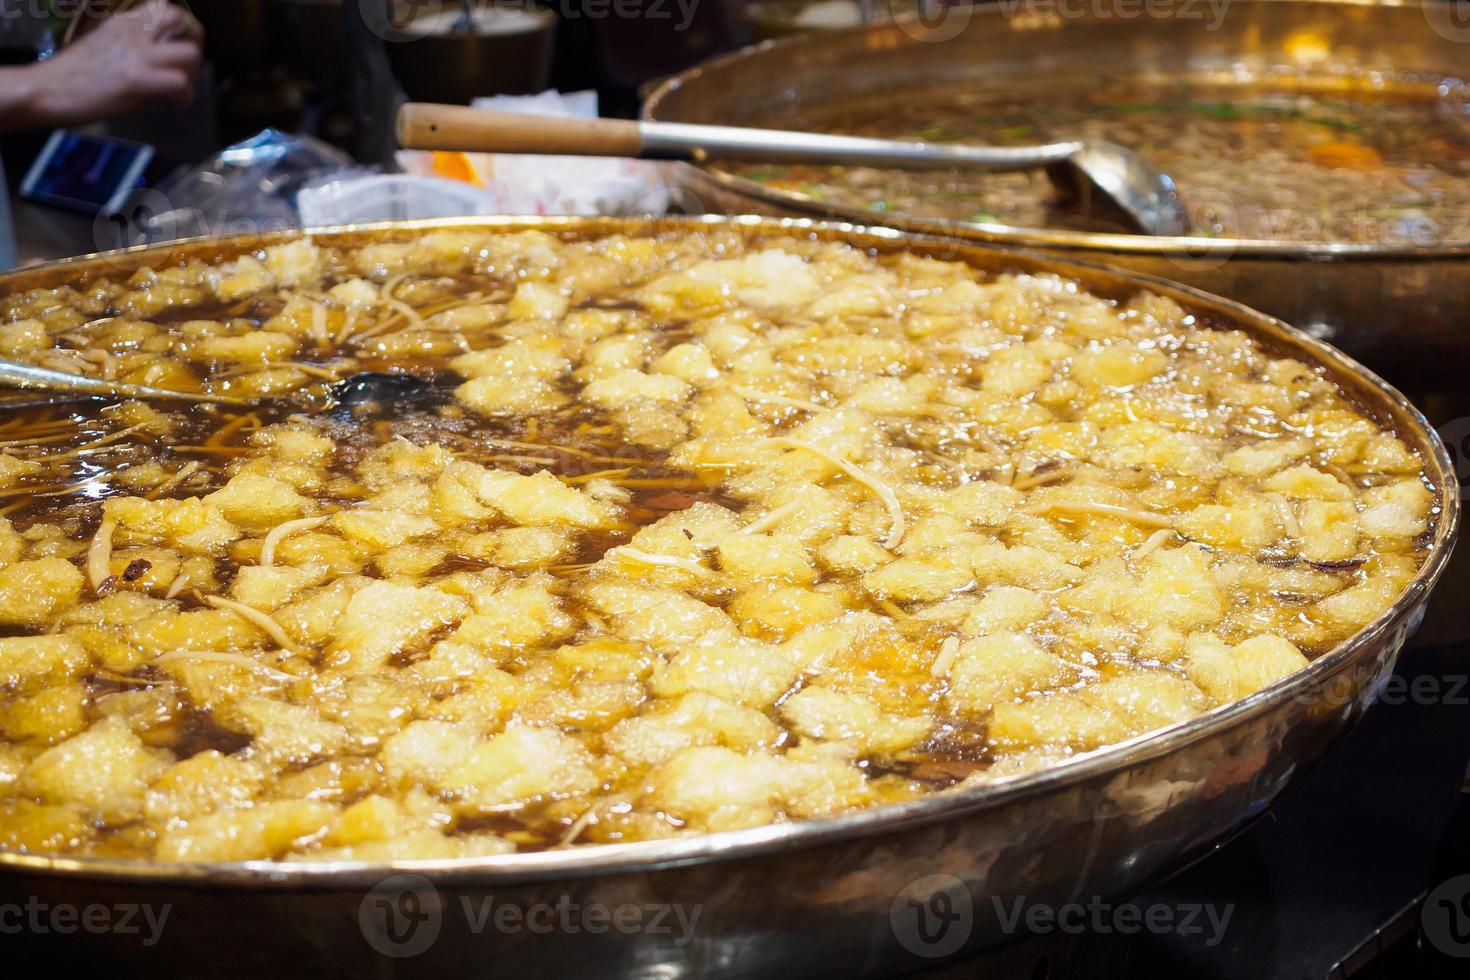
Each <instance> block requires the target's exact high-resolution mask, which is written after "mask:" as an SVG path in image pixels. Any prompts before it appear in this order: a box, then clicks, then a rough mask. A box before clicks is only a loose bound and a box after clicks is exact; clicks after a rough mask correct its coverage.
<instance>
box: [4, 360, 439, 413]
mask: <svg viewBox="0 0 1470 980" xmlns="http://www.w3.org/2000/svg"><path fill="white" fill-rule="evenodd" d="M0 387H6V388H16V389H20V390H22V391H39V392H47V393H49V394H52V395H58V396H61V397H62V398H66V397H71V398H138V399H141V400H144V401H167V402H195V403H207V404H212V405H236V406H243V407H248V406H251V405H259V404H263V403H265V402H270V401H281V400H282V396H274V395H273V396H268V397H266V398H245V397H241V396H238V395H218V394H213V393H211V392H207V391H177V390H174V389H172V388H155V387H152V386H151V385H135V384H127V383H124V382H121V381H108V380H106V379H104V378H92V377H88V376H87V375H84V374H72V373H71V372H70V371H55V370H52V369H51V368H43V367H36V366H35V365H32V364H21V363H19V362H17V361H6V360H0ZM437 390H438V389H437V387H436V385H435V384H434V383H433V382H432V381H427V380H425V379H423V378H419V377H416V376H414V375H411V374H387V373H383V372H380V371H363V372H360V373H358V374H352V375H348V376H347V377H345V378H343V379H342V380H341V381H334V382H332V383H331V384H330V385H328V386H327V391H328V393H329V396H330V404H331V405H333V406H335V407H341V408H345V409H348V410H351V411H358V410H362V411H367V412H377V411H392V410H396V409H399V408H403V407H407V406H413V405H419V404H425V403H427V402H428V401H429V400H430V398H431V396H432V395H433V394H434V392H435V391H437Z"/></svg>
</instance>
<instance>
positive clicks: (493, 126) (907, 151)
mask: <svg viewBox="0 0 1470 980" xmlns="http://www.w3.org/2000/svg"><path fill="white" fill-rule="evenodd" d="M398 142H399V145H401V146H402V147H403V148H404V149H408V150H461V151H466V152H481V153H547V154H573V155H577V156H618V157H648V158H654V159H673V160H714V159H729V160H750V161H765V162H771V163H815V164H849V165H859V166H872V167H903V168H908V169H915V170H924V169H949V168H962V169H967V170H1034V169H1036V168H1039V167H1046V166H1050V165H1052V164H1057V163H1062V162H1063V161H1065V160H1067V159H1069V158H1070V157H1071V156H1073V155H1074V154H1076V153H1077V152H1079V151H1080V150H1081V149H1082V144H1081V143H1080V142H1065V143H1046V144H1041V145H1038V146H956V145H947V144H940V143H925V142H922V141H918V140H883V139H869V138H867V137H862V136H834V135H830V134H827V133H801V132H795V131H789V130H780V129H746V128H741V127H736V126H707V125H702V124H697V123H665V122H632V121H630V120H623V119H568V118H563V117H552V116H522V115H516V114H514V113H507V112H490V111H487V110H482V109H471V108H468V107H466V106H447V105H431V104H427V103H421V102H410V103H408V104H407V105H405V106H403V108H402V109H400V110H399V113H398Z"/></svg>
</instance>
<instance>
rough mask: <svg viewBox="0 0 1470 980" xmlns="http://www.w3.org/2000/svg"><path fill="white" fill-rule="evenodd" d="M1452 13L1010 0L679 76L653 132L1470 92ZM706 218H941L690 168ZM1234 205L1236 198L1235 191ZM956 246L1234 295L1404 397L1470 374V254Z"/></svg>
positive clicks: (1125, 239) (1428, 0) (1366, 0)
mask: <svg viewBox="0 0 1470 980" xmlns="http://www.w3.org/2000/svg"><path fill="white" fill-rule="evenodd" d="M1453 9H1454V4H1452V3H1446V2H1444V0H1422V3H1421V0H1382V2H1379V0H1229V2H1228V3H1209V2H1206V0H1164V2H1160V3H1149V4H1139V3H1132V2H1127V0H1122V2H1118V3H1081V2H1071V0H1000V2H998V3H996V4H994V5H991V6H977V7H944V8H941V9H940V10H939V11H938V12H937V13H936V14H934V15H933V16H932V17H931V18H919V19H914V18H910V19H905V20H900V21H898V22H896V23H891V24H883V25H876V26H871V27H863V28H854V29H851V30H845V31H835V32H824V33H817V34H808V35H804V36H802V37H797V38H789V39H783V40H780V41H775V42H767V43H765V44H761V45H759V46H756V47H752V48H747V49H745V50H743V51H740V52H737V53H735V54H732V55H728V56H725V57H722V58H717V59H715V60H713V61H710V62H707V63H705V64H704V65H701V66H699V67H696V68H693V69H690V70H689V71H686V72H684V73H682V74H680V75H677V76H674V77H673V78H672V79H670V80H669V81H667V82H665V83H664V84H663V85H661V86H660V87H659V88H658V89H657V90H655V91H654V92H653V94H652V95H651V96H650V97H649V99H648V101H647V103H646V105H645V106H644V110H643V115H644V117H645V118H647V119H656V120H666V121H674V122H704V123H726V124H736V125H738V124H742V123H743V124H746V125H750V124H755V123H757V122H759V121H762V120H764V121H767V122H768V123H769V122H775V123H779V121H780V120H782V119H783V118H784V117H785V116H786V115H787V114H788V113H789V112H790V111H794V110H798V109H801V110H807V109H811V108H813V107H820V106H822V105H824V104H826V103H828V102H831V101H838V100H843V99H848V98H853V97H858V96H862V95H865V94H871V93H875V92H888V93H891V92H909V91H912V92H913V93H914V97H915V98H916V99H922V98H923V93H924V92H925V91H926V90H927V89H930V88H932V87H934V86H945V87H952V86H957V85H961V84H966V83H971V82H972V83H973V84H974V85H975V86H977V87H997V88H1003V87H1005V86H1007V85H1008V84H1012V83H1015V82H1020V81H1024V82H1026V83H1027V84H1028V85H1032V86H1034V85H1035V84H1036V83H1037V82H1038V80H1055V81H1056V82H1057V83H1059V84H1066V83H1069V82H1070V83H1077V82H1083V83H1086V82H1088V81H1092V80H1096V79H1097V78H1099V77H1100V76H1102V75H1107V74H1112V75H1114V76H1116V75H1118V74H1132V73H1150V74H1155V75H1163V76H1167V77H1174V78H1183V77H1189V76H1195V77H1203V76H1213V77H1214V78H1215V79H1216V80H1219V79H1220V78H1222V77H1226V78H1239V77H1241V76H1242V75H1243V74H1244V73H1252V74H1255V73H1261V72H1264V71H1265V70H1267V69H1283V68H1286V69H1299V70H1310V71H1311V72H1314V73H1315V72H1326V73H1328V74H1333V75H1336V74H1341V75H1344V76H1352V77H1355V78H1358V79H1363V78H1370V79H1371V78H1373V77H1374V76H1375V73H1381V74H1382V75H1384V76H1400V75H1412V76H1415V77H1417V78H1419V79H1420V80H1423V81H1425V82H1426V83H1429V82H1430V81H1437V80H1439V79H1441V78H1450V79H1459V78H1463V77H1464V72H1465V66H1466V58H1467V53H1470V28H1467V27H1466V26H1465V25H1462V24H1459V23H1458V22H1457V21H1455V20H1454V19H1453V16H1452V13H1453ZM680 172H681V173H682V175H683V179H684V186H685V188H686V189H687V190H688V192H689V198H690V200H691V202H697V204H696V205H695V206H700V205H702V206H703V207H705V208H707V209H708V210H710V211H725V212H730V213H745V212H756V213H765V214H818V213H819V214H825V215H828V216H835V217H840V218H846V219H850V220H855V221H864V222H869V223H871V222H874V221H878V222H881V223H883V224H889V225H893V226H895V227H902V228H908V229H910V230H918V231H935V230H937V227H936V226H937V225H938V224H939V223H938V222H936V221H934V220H933V219H923V218H921V219H913V218H908V219H906V218H905V217H904V216H903V215H901V214H888V213H885V214H882V215H875V214H873V213H872V212H866V211H859V210H855V209H844V208H841V207H833V206H831V205H830V204H826V203H821V202H816V201H813V200H811V199H808V198H805V197H804V196H803V195H800V194H796V193H792V192H789V191H781V190H776V189H772V188H770V187H767V186H764V185H762V184H759V183H756V182H754V181H750V180H746V179H743V178H740V177H736V176H733V175H732V174H729V173H725V172H722V171H720V170H718V169H714V168H707V167H691V166H685V165H680ZM1227 192H1228V190H1227ZM944 232H945V233H951V232H953V233H958V234H963V235H965V236H967V237H972V238H975V239H977V240H979V241H986V242H995V243H1005V244H1024V245H1027V246H1029V247H1033V248H1038V249H1042V250H1044V251H1046V252H1048V253H1051V254H1058V255H1063V256H1068V257H1074V258H1085V259H1092V260H1096V261H1101V262H1107V263H1110V264H1114V265H1118V266H1122V267H1124V268H1127V269H1132V270H1135V271H1138V272H1144V273H1147V274H1149V275H1155V276H1161V277H1164V278H1169V279H1174V280H1178V281H1181V282H1185V283H1188V284H1190V285H1194V286H1198V287H1199V288H1201V289H1206V290H1209V291H1210V292H1213V293H1218V294H1220V295H1222V296H1229V297H1230V298H1232V299H1236V300H1239V301H1240V302H1242V303H1246V304H1247V305H1249V306H1252V307H1255V308H1256V309H1260V310H1264V311H1266V312H1268V313H1270V314H1272V315H1274V316H1278V317H1281V318H1282V319H1284V320H1286V321H1288V322H1290V323H1295V324H1297V325H1298V326H1300V327H1303V328H1304V329H1307V330H1309V331H1310V332H1312V333H1313V334H1314V335H1316V336H1319V337H1322V338H1323V339H1326V340H1328V341H1330V342H1331V343H1333V344H1335V345H1337V346H1339V347H1341V348H1343V349H1344V350H1346V351H1348V352H1349V353H1351V354H1352V355H1353V356H1355V357H1358V358H1359V359H1361V360H1363V361H1364V362H1365V363H1367V364H1369V365H1371V366H1372V367H1373V368H1374V369H1375V370H1378V371H1380V372H1382V373H1384V374H1385V375H1386V376H1388V377H1389V378H1391V379H1392V380H1394V381H1395V383H1397V384H1400V385H1403V386H1406V387H1410V388H1412V389H1422V390H1428V389H1429V388H1430V387H1431V386H1432V385H1434V384H1443V383H1445V382H1449V383H1451V384H1454V385H1455V386H1456V387H1458V385H1459V383H1461V382H1462V381H1463V378H1464V371H1465V369H1466V368H1467V367H1470V333H1467V331H1466V316H1467V314H1466V297H1467V296H1470V241H1458V242H1446V243H1443V244H1437V245H1434V246H1431V247H1414V246H1410V245H1404V244H1396V243H1392V242H1386V243H1381V244H1325V243H1316V244H1312V243H1299V242H1275V241H1253V240H1245V239H1210V238H1161V237H1152V236H1145V235H1123V234H1091V233H1086V232H1077V231H1058V230H1051V229H1040V228H1018V227H1012V228H1004V227H998V226H994V225H988V226H985V227H984V228H981V227H980V226H978V225H971V224H965V223H954V224H953V225H948V226H946V227H945V228H944Z"/></svg>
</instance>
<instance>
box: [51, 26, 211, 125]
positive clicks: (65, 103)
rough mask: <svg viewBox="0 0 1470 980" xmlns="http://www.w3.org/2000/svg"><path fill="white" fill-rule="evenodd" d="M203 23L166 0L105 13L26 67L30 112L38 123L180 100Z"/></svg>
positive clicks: (190, 84) (190, 86)
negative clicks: (79, 35)
mask: <svg viewBox="0 0 1470 980" xmlns="http://www.w3.org/2000/svg"><path fill="white" fill-rule="evenodd" d="M203 40H204V28H203V27H201V26H200V24H199V22H198V21H197V20H195V19H194V17H193V16H192V15H191V14H189V12H188V11H186V10H184V9H183V8H181V7H176V6H174V5H173V4H171V3H169V2H168V0H147V2H145V3H141V4H138V5H137V6H135V7H132V8H129V9H126V10H124V11H122V12H121V13H117V14H113V15H111V16H109V17H108V18H107V19H106V20H104V21H103V22H102V23H101V24H100V25H99V26H98V27H97V28H96V29H95V30H93V31H91V32H89V33H88V34H86V35H84V36H83V37H82V38H81V39H80V40H78V41H76V43H74V44H72V45H70V46H68V47H67V48H66V49H64V50H63V51H61V52H60V53H59V54H57V55H56V56H55V57H52V58H50V59H48V60H46V61H42V62H39V63H37V64H35V65H33V66H31V67H30V68H29V69H27V71H28V72H29V73H32V76H33V80H34V88H33V93H34V99H33V101H32V106H33V110H32V111H33V114H34V116H35V117H36V122H38V123H39V124H41V125H46V126H73V125H79V124H82V123H89V122H95V121H97V120H99V119H106V118H108V117H110V116H119V115H123V114H125V113H129V112H133V111H135V110H137V109H140V108H142V107H143V106H144V105H146V104H147V103H149V102H152V101H155V100H163V101H169V102H175V103H178V104H180V105H187V104H188V103H189V102H190V101H191V100H192V99H193V96H194V79H195V77H196V76H197V75H198V73H199V63H200V60H201V58H202V56H203V55H202V51H201V44H202V43H203Z"/></svg>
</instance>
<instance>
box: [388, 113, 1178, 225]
mask: <svg viewBox="0 0 1470 980" xmlns="http://www.w3.org/2000/svg"><path fill="white" fill-rule="evenodd" d="M398 143H399V145H400V146H402V147H403V148H404V149H408V150H452V151H463V152H481V153H541V154H566V155H572V156H615V157H642V158H646V159H661V160H665V159H676V160H693V161H697V162H704V161H706V160H742V161H749V162H756V161H760V162H769V163H809V164H819V165H834V164H852V165H860V166H871V167H897V168H903V169H909V170H930V169H938V170H949V169H961V170H982V171H992V172H998V171H1014V170H1036V169H1044V170H1045V171H1046V172H1047V175H1048V176H1049V177H1050V178H1051V179H1052V181H1053V182H1054V183H1056V184H1058V185H1059V186H1061V187H1062V188H1063V189H1064V191H1066V192H1068V193H1072V194H1076V193H1077V192H1078V190H1079V189H1082V190H1086V189H1088V188H1091V189H1095V190H1096V191H1098V192H1100V194H1101V196H1103V197H1104V198H1106V199H1107V200H1108V201H1110V202H1111V203H1112V204H1113V205H1114V206H1115V207H1116V209H1117V210H1118V211H1119V212H1121V214H1122V215H1123V216H1124V217H1125V218H1127V220H1128V221H1129V222H1130V223H1132V224H1133V225H1134V226H1135V227H1136V228H1137V230H1139V231H1141V232H1143V233H1145V234H1149V235H1184V234H1188V232H1189V230H1190V222H1189V216H1188V214H1187V213H1186V212H1185V210H1184V207H1183V205H1182V204H1181V203H1180V201H1179V195H1178V192H1177V191H1176V189H1175V187H1174V181H1173V180H1171V179H1170V178H1169V176H1168V175H1167V174H1165V173H1162V172H1161V171H1159V170H1158V169H1157V168H1155V167H1154V166H1153V165H1152V164H1150V163H1149V162H1148V161H1147V160H1145V159H1144V158H1143V157H1141V156H1139V155H1138V154H1137V153H1134V152H1133V151H1132V150H1130V149H1128V148H1127V147H1124V146H1119V145H1118V144H1116V143H1110V142H1107V141H1105V140H1071V141H1066V142H1060V143H1044V144H1041V145H1038V146H968V145H964V144H958V143H930V142H925V141H921V140H887V139H871V138H868V137H862V136H835V135H829V134H826V133H802V132H795V131H791V130H779V129H750V128H743V127H736V126H709V125H702V124H696V123H666V122H642V121H633V120H627V119H577V118H565V117H559V116H527V115H519V114H516V113H508V112H491V111H488V110H483V109H472V108H469V107H467V106H454V105H434V104H430V103H422V102H410V103H407V104H406V105H404V106H403V107H402V108H401V109H400V110H399V112H398ZM1084 196H1085V195H1084Z"/></svg>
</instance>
